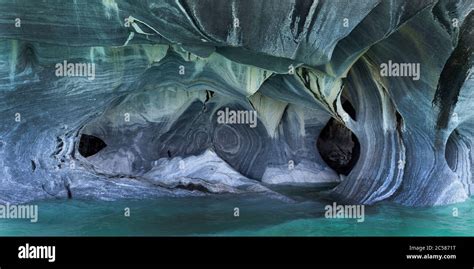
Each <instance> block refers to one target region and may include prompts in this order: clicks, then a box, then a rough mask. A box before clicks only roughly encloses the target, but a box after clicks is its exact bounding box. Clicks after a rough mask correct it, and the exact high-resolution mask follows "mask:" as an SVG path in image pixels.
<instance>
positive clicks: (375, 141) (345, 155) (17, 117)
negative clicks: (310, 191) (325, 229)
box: [0, 0, 474, 206]
mask: <svg viewBox="0 0 474 269" xmlns="http://www.w3.org/2000/svg"><path fill="white" fill-rule="evenodd" d="M0 6H1V9H0V111H1V115H2V117H1V118H0V123H1V124H0V168H1V169H0V202H26V201H30V200H35V199H42V198H51V197H55V198H68V197H69V198H71V196H72V197H73V198H74V197H86V198H94V199H116V198H123V197H135V198H140V197H149V196H156V195H158V196H161V195H173V196H181V195H202V194H205V193H222V192H234V193H241V192H249V191H251V192H261V193H262V195H266V194H271V195H273V194H272V193H273V192H272V191H270V190H269V189H268V188H267V187H266V186H265V185H267V184H269V185H271V184H301V183H303V184H307V183H334V184H337V186H336V187H335V188H334V189H333V190H332V191H331V192H330V194H331V197H333V198H334V199H338V200H340V201H344V202H350V203H363V204H372V203H375V202H378V201H382V200H392V201H396V202H398V203H401V204H405V205H412V206H426V205H442V204H449V203H456V202H460V201H463V200H465V199H466V198H467V197H468V196H469V195H472V193H473V191H474V187H473V186H474V185H473V184H474V181H473V180H474V179H473V174H474V155H473V154H474V153H473V151H472V146H473V144H472V141H473V136H474V133H473V130H474V110H473V104H474V91H473V89H474V88H473V87H474V86H473V79H474V78H473V76H472V66H473V57H472V46H473V45H472V44H473V26H474V22H473V17H474V15H473V12H472V11H473V9H474V4H473V2H472V1H470V0H457V1H454V0H447V1H444V0H443V1H436V0H418V1H411V0H397V1H377V0H364V1H351V0H338V1H309V0H308V1H305V0H297V1H278V4H277V3H276V2H275V1H259V0H249V1H237V0H229V1H221V0H204V1H195V0H179V1H171V0H169V1H168V0H166V1H158V0H149V1H127V0H124V1H119V0H115V1H114V0H103V1H75V2H70V3H69V2H68V3H66V2H64V1H53V0H50V1H28V0H0ZM69 64H71V65H72V66H73V68H72V69H71V70H72V71H71V72H68V70H67V69H68V66H69ZM392 64H395V65H398V67H397V68H399V67H401V64H407V65H406V66H404V68H405V69H404V70H405V71H407V73H406V74H404V73H403V71H401V70H398V71H397V72H398V73H396V74H395V73H393V72H392V71H393V70H392V69H391V71H390V72H389V74H388V75H387V74H386V73H384V72H383V71H382V70H381V69H382V68H383V66H384V65H385V66H387V65H388V66H390V68H391V67H392ZM408 66H409V68H410V70H409V71H408ZM82 67H84V69H83V71H84V72H83V73H81V74H78V73H77V72H74V70H76V71H77V69H80V70H82V69H81V68H82ZM417 68H418V69H417ZM58 69H60V70H61V72H62V71H65V72H62V73H61V72H59V73H58ZM417 71H418V72H417ZM400 72H401V73H400ZM226 111H227V112H226ZM229 111H233V112H235V113H242V114H238V117H239V118H234V119H232V114H228V112H229ZM224 112H225V113H227V114H225V115H226V116H225V117H226V122H222V121H221V118H220V117H221V115H224V114H222V113H224ZM234 116H235V115H234ZM253 116H255V118H253Z"/></svg>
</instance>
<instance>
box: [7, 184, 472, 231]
mask: <svg viewBox="0 0 474 269" xmlns="http://www.w3.org/2000/svg"><path fill="white" fill-rule="evenodd" d="M287 195H289V196H290V197H291V198H293V199H294V200H295V201H294V202H287V201H283V200H279V199H275V198H269V197H266V196H263V195H261V194H260V195H258V194H253V195H248V194H246V195H214V196H206V197H186V198H170V197H167V198H158V199H153V200H138V201H137V200H120V201H113V202H107V201H81V200H74V199H73V200H51V201H42V202H40V203H38V206H39V220H38V222H37V223H31V222H30V221H29V220H13V219H9V220H5V219H0V235H3V236H4V235H8V236H10V235H15V236H25V235H27V236H31V235H35V236H39V235H41V236H53V235H74V236H92V235H99V236H113V235H117V236H119V235H133V236H138V235H148V236H150V235H165V236H167V235H231V236H265V235H271V236H285V235H293V236H311V235H315V236H326V235H327V236H474V210H473V208H474V200H473V199H470V200H468V201H466V202H464V203H460V204H455V205H449V206H442V207H433V208H409V207H403V206H399V205H395V204H391V203H381V204H378V205H375V206H371V207H366V208H365V221H364V222H361V223H358V222H357V221H356V220H355V219H326V218H324V206H325V205H326V204H327V203H328V202H325V201H324V200H321V199H320V198H319V196H318V192H317V191H316V190H314V191H311V190H305V191H294V190H290V191H287ZM236 207H238V208H239V213H240V216H239V217H235V216H234V208H236ZM125 208H130V216H129V217H126V216H125V214H124V213H125ZM453 208H457V210H458V216H457V217H454V216H453Z"/></svg>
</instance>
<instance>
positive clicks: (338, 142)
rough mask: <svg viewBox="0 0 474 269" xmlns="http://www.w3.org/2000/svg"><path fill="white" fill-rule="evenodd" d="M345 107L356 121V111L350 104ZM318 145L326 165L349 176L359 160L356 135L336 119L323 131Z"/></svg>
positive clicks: (347, 103)
mask: <svg viewBox="0 0 474 269" xmlns="http://www.w3.org/2000/svg"><path fill="white" fill-rule="evenodd" d="M343 107H344V110H345V111H346V112H347V113H348V114H349V115H350V116H351V117H352V118H353V119H354V120H355V109H354V108H353V107H352V105H351V104H350V102H348V101H346V102H344V106H343ZM316 145H317V149H318V151H319V153H320V155H321V157H322V158H323V160H324V161H325V162H326V164H327V165H329V167H331V168H332V169H333V170H334V171H336V172H337V173H339V174H343V175H348V174H349V173H350V172H351V170H352V168H353V167H354V166H355V164H356V163H357V161H358V159H359V155H360V144H359V140H358V139H357V137H356V135H355V134H354V133H352V131H351V130H349V128H347V127H346V126H344V124H342V123H340V122H339V121H337V120H335V119H334V118H331V119H330V120H329V121H328V123H327V124H326V126H325V127H324V128H323V130H321V133H320V134H319V137H318V140H317V143H316Z"/></svg>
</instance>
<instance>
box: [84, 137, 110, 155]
mask: <svg viewBox="0 0 474 269" xmlns="http://www.w3.org/2000/svg"><path fill="white" fill-rule="evenodd" d="M106 146H107V144H105V142H104V141H103V140H102V139H100V138H98V137H96V136H93V135H87V134H82V135H81V139H80V141H79V153H80V154H81V155H82V156H83V157H86V158H87V157H89V156H92V155H95V154H97V153H98V152H99V151H101V150H102V149H103V148H105V147H106Z"/></svg>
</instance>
